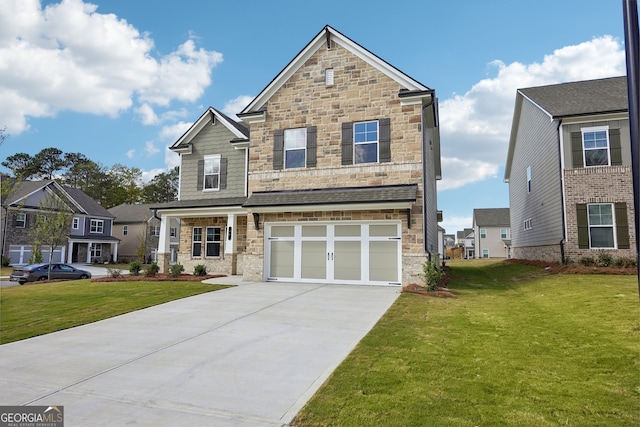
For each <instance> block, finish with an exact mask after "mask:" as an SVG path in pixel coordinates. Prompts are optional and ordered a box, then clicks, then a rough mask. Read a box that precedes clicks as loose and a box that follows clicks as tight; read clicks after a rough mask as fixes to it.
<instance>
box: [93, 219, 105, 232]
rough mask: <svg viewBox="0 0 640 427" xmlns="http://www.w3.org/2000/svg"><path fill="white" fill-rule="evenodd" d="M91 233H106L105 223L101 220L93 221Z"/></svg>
mask: <svg viewBox="0 0 640 427" xmlns="http://www.w3.org/2000/svg"><path fill="white" fill-rule="evenodd" d="M89 232H91V233H95V234H102V233H103V232H104V221H103V220H101V219H92V220H91V227H90V228H89Z"/></svg>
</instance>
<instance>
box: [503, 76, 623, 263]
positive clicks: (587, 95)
mask: <svg viewBox="0 0 640 427" xmlns="http://www.w3.org/2000/svg"><path fill="white" fill-rule="evenodd" d="M505 182H507V183H508V184H509V200H510V206H511V225H512V228H511V233H512V255H513V257H514V258H522V259H536V260H546V261H555V262H560V261H563V260H564V261H566V260H573V261H579V260H580V259H581V258H583V257H597V256H598V254H599V251H606V252H607V253H609V255H611V256H612V257H613V258H631V259H635V256H636V254H635V239H636V236H635V231H634V229H633V228H634V227H633V226H631V227H630V226H629V224H633V223H634V216H633V215H634V212H633V184H632V175H631V142H630V134H629V111H628V102H627V85H626V77H613V78H606V79H597V80H589V81H579V82H571V83H563V84H557V85H549V86H540V87H532V88H526V89H519V90H518V91H517V95H516V105H515V111H514V116H513V125H512V129H511V137H510V141H509V151H508V155H507V163H506V169H505Z"/></svg>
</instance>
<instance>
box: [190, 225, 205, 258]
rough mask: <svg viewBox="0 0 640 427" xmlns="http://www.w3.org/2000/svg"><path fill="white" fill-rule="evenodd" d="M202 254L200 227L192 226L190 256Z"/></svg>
mask: <svg viewBox="0 0 640 427" xmlns="http://www.w3.org/2000/svg"><path fill="white" fill-rule="evenodd" d="M201 255H202V227H193V241H192V243H191V256H192V257H199V256H201Z"/></svg>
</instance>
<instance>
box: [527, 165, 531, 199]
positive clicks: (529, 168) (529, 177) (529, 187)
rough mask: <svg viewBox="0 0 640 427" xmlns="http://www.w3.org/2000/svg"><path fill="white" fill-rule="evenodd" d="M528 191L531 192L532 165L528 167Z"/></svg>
mask: <svg viewBox="0 0 640 427" xmlns="http://www.w3.org/2000/svg"><path fill="white" fill-rule="evenodd" d="M527 193H531V166H529V167H527Z"/></svg>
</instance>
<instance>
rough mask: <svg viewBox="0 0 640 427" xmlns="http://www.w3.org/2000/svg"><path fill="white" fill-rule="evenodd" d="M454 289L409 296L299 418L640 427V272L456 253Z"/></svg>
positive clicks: (340, 422)
mask: <svg viewBox="0 0 640 427" xmlns="http://www.w3.org/2000/svg"><path fill="white" fill-rule="evenodd" d="M449 265H450V267H451V275H452V277H453V279H452V280H451V281H450V282H449V287H450V288H451V289H452V290H454V291H456V292H457V293H458V296H457V298H435V297H425V296H420V295H414V294H403V295H401V296H400V298H399V299H398V300H397V302H396V303H395V304H394V305H393V306H392V307H391V308H390V309H389V311H388V312H387V313H386V314H385V316H384V317H383V319H382V320H381V321H380V322H378V324H377V325H376V326H375V327H374V328H373V330H372V331H371V332H370V333H369V334H368V335H367V336H366V337H365V338H364V339H363V340H362V341H361V342H360V344H359V345H358V346H357V348H356V349H355V350H354V351H353V352H352V353H351V354H350V355H349V356H348V357H347V359H346V360H345V361H344V362H343V363H342V364H341V365H340V366H339V367H338V368H337V370H336V371H335V372H334V373H333V375H332V376H331V377H330V378H329V380H328V381H327V382H326V383H325V384H324V385H323V387H322V388H321V389H320V390H319V391H318V393H317V394H316V395H315V396H314V397H313V398H312V399H311V400H310V402H309V403H308V404H307V406H306V407H305V408H304V409H303V410H302V411H301V412H300V413H299V414H298V416H297V417H296V419H295V420H294V422H293V423H292V425H295V426H297V427H303V426H374V425H375V426H403V427H404V426H489V425H491V426H558V425H567V426H637V425H640V325H639V312H640V310H639V304H638V283H637V276H603V275H598V276H595V275H550V274H546V273H545V272H544V271H543V270H541V269H538V268H536V267H531V266H524V265H518V264H510V263H504V262H495V261H494V262H491V261H488V262H487V261H482V260H478V261H470V260H466V261H465V260H461V261H452V262H450V263H449Z"/></svg>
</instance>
